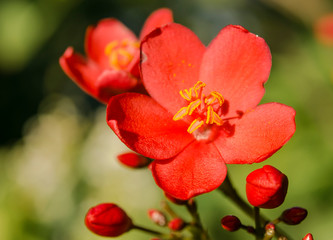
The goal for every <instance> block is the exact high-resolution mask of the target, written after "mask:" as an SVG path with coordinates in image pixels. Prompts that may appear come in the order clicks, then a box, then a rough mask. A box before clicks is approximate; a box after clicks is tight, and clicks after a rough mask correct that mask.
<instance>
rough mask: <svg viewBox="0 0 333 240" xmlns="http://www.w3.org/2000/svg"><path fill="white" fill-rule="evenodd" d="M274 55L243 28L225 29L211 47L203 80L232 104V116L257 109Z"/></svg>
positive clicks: (202, 70)
mask: <svg viewBox="0 0 333 240" xmlns="http://www.w3.org/2000/svg"><path fill="white" fill-rule="evenodd" d="M271 62H272V61H271V53H270V50H269V48H268V46H267V44H266V42H265V41H264V39H262V38H260V37H258V36H256V35H254V34H252V33H250V32H248V31H247V30H246V29H244V28H242V27H241V26H232V25H229V26H227V27H225V28H223V29H222V30H221V31H220V33H219V34H218V35H217V37H216V38H215V39H214V40H213V41H212V42H211V44H210V45H209V46H208V48H207V51H206V53H205V55H204V57H203V60H202V67H201V72H200V80H201V81H203V82H205V83H206V84H207V88H209V89H210V90H213V91H218V92H220V93H221V94H222V95H223V97H224V98H225V99H226V100H227V101H228V102H229V112H228V115H229V116H234V115H235V113H236V111H237V110H238V111H246V110H248V109H252V108H253V107H255V106H256V105H257V104H258V103H259V102H260V100H261V98H262V96H263V95H264V92H265V89H264V88H263V84H264V83H265V82H266V81H267V79H268V77H269V73H270V69H271Z"/></svg>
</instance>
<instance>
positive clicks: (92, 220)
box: [85, 203, 133, 237]
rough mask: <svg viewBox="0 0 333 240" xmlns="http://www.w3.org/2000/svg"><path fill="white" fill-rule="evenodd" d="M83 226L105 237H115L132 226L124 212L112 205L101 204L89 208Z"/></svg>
mask: <svg viewBox="0 0 333 240" xmlns="http://www.w3.org/2000/svg"><path fill="white" fill-rule="evenodd" d="M85 224H86V226H87V228H88V229H89V230H90V231H92V232H94V233H96V234H98V235H101V236H105V237H117V236H119V235H121V234H123V233H125V232H127V231H128V230H130V229H131V228H132V226H133V225H132V220H131V219H130V218H129V217H128V216H127V214H126V212H124V210H122V209H121V208H120V207H118V206H117V205H116V204H113V203H103V204H99V205H97V206H95V207H92V208H90V209H89V211H88V213H87V215H86V218H85Z"/></svg>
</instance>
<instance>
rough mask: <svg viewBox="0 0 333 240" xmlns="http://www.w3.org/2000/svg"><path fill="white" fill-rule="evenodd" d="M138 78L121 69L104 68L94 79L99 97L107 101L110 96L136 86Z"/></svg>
mask: <svg viewBox="0 0 333 240" xmlns="http://www.w3.org/2000/svg"><path fill="white" fill-rule="evenodd" d="M137 84H138V79H137V78H135V77H134V76H132V74H130V73H128V72H127V71H122V70H111V69H110V70H109V69H108V70H104V71H103V73H102V74H101V75H100V76H99V78H98V81H96V88H97V90H98V96H99V98H101V99H103V100H104V101H105V103H108V102H109V100H110V98H111V97H112V96H113V95H115V94H119V93H122V92H125V91H129V90H131V89H133V88H134V87H136V85H137Z"/></svg>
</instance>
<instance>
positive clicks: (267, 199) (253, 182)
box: [221, 165, 313, 240]
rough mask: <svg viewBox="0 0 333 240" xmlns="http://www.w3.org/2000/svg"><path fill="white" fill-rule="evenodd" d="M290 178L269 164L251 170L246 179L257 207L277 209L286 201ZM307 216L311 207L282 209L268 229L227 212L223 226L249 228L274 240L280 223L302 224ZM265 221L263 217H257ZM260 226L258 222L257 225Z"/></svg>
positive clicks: (251, 201) (229, 228)
mask: <svg viewBox="0 0 333 240" xmlns="http://www.w3.org/2000/svg"><path fill="white" fill-rule="evenodd" d="M287 189H288V178H287V176H286V175H285V174H283V173H282V172H280V171H279V170H278V169H276V168H274V167H272V166H269V165H266V166H264V167H262V168H260V169H257V170H255V171H253V172H251V173H250V174H249V175H248V176H247V178H246V196H247V199H248V201H249V203H250V204H251V205H252V206H254V207H256V208H258V209H259V208H266V209H271V208H276V207H279V206H280V205H281V204H282V203H283V202H284V199H285V197H286V194H287ZM306 216H307V210H306V209H304V208H301V207H293V208H289V209H286V210H284V211H283V212H282V214H281V216H280V217H278V218H277V219H275V220H273V221H272V222H268V223H267V224H266V225H265V228H262V227H260V224H259V225H258V226H259V229H258V226H256V228H254V227H252V226H244V225H243V224H242V223H241V221H240V219H239V218H238V217H236V216H233V215H227V216H225V217H223V218H222V219H221V225H222V227H223V228H224V229H225V230H227V231H230V232H234V231H237V230H239V229H245V230H247V232H249V233H251V234H256V235H258V234H263V237H264V239H272V238H273V237H274V236H275V234H276V231H277V230H276V226H275V225H276V224H277V223H279V222H284V223H285V224H288V225H296V224H299V223H301V222H302V221H303V220H304V219H305V218H306ZM257 220H258V221H261V220H260V219H257ZM256 225H257V224H256ZM303 240H313V238H312V235H311V234H307V235H306V236H305V237H304V238H303Z"/></svg>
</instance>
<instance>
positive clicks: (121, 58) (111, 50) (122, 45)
mask: <svg viewBox="0 0 333 240" xmlns="http://www.w3.org/2000/svg"><path fill="white" fill-rule="evenodd" d="M139 47H140V43H139V42H132V41H130V40H128V39H124V40H122V41H121V42H119V41H118V40H114V41H112V42H110V43H109V44H107V45H106V47H105V49H104V53H105V55H106V56H108V57H109V61H110V65H111V66H112V67H114V68H116V69H123V68H126V67H127V65H128V64H130V62H131V61H132V60H133V58H134V55H133V53H134V52H135V49H138V48H139ZM133 48H134V49H133Z"/></svg>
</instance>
